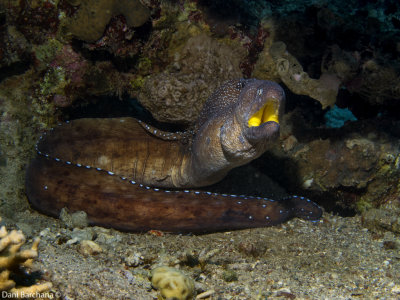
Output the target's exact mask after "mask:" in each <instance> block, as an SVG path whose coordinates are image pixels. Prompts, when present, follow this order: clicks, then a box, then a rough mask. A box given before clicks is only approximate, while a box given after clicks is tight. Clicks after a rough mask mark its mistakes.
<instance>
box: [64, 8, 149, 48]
mask: <svg viewBox="0 0 400 300" xmlns="http://www.w3.org/2000/svg"><path fill="white" fill-rule="evenodd" d="M68 2H70V3H71V4H72V5H79V9H78V12H77V13H76V16H75V17H73V18H71V19H70V20H69V25H68V26H67V29H68V30H69V31H70V32H71V33H72V35H73V36H75V37H76V38H78V39H80V40H84V41H86V42H94V41H95V40H97V39H99V38H100V37H101V36H102V34H103V32H104V29H105V28H106V25H107V24H108V22H109V21H110V19H111V17H113V16H116V15H119V14H122V15H124V16H125V19H126V22H127V25H128V26H129V27H139V26H140V25H143V24H144V23H145V22H146V21H147V20H148V18H149V16H150V12H149V10H148V9H147V8H146V7H145V6H144V5H143V4H141V3H140V1H139V0H100V1H98V0H81V1H68Z"/></svg>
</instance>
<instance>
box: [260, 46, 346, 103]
mask: <svg viewBox="0 0 400 300" xmlns="http://www.w3.org/2000/svg"><path fill="white" fill-rule="evenodd" d="M260 56H261V57H262V58H261V60H260V61H259V62H257V64H256V66H255V69H254V73H253V76H258V77H260V78H263V79H267V77H269V76H270V75H271V74H272V75H273V76H274V77H275V78H273V79H276V77H278V78H279V81H283V83H285V85H286V86H287V87H288V88H289V89H290V90H291V91H292V92H293V93H295V94H298V95H307V96H309V97H311V98H313V99H315V100H317V101H319V102H320V103H321V105H322V108H326V107H328V106H330V107H333V105H334V104H335V102H336V97H337V94H338V90H339V86H340V84H341V80H340V79H339V78H338V77H337V76H336V75H335V74H333V73H322V75H321V77H320V78H319V79H312V78H310V76H309V75H308V74H307V73H306V72H304V71H303V67H302V66H301V64H300V63H299V61H298V60H297V59H296V58H295V57H294V56H293V55H291V54H290V53H289V52H288V51H287V49H286V45H285V43H283V42H275V43H273V44H272V45H271V47H270V48H268V47H265V48H264V50H263V51H262V53H261V54H260ZM269 79H270V80H271V78H269Z"/></svg>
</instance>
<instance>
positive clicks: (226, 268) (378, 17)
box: [0, 0, 400, 299]
mask: <svg viewBox="0 0 400 300" xmlns="http://www.w3.org/2000/svg"><path fill="white" fill-rule="evenodd" d="M0 70H1V71H0V217H1V218H2V219H1V224H0V225H4V227H3V228H4V230H5V228H7V230H8V233H7V234H6V233H4V232H3V233H2V234H0V239H1V240H0V244H2V243H4V244H5V243H6V240H9V239H8V238H7V237H9V236H10V234H11V232H12V230H13V229H15V230H21V231H22V232H23V235H24V239H23V241H22V240H21V238H20V236H18V237H19V242H18V243H17V244H18V245H21V246H22V245H23V244H24V243H25V242H26V243H25V244H26V246H22V249H25V248H29V247H31V246H30V245H31V244H32V243H33V244H34V245H35V242H34V238H35V237H38V236H40V237H41V242H40V244H39V245H38V249H36V248H35V246H32V249H33V250H32V251H36V252H35V253H33V254H32V255H31V256H32V257H31V256H26V257H25V258H26V259H31V258H35V262H34V263H33V265H32V266H31V265H30V264H28V265H29V268H28V269H25V265H23V266H20V264H19V262H13V264H15V265H16V266H17V267H18V268H19V267H21V268H22V270H21V272H14V271H13V272H14V273H12V274H11V275H10V276H11V277H10V278H11V280H12V281H13V282H15V284H16V286H18V287H31V288H32V287H33V288H32V290H31V291H41V292H46V293H49V294H47V297H48V298H50V299H51V297H53V298H54V297H57V298H60V299H157V297H161V296H160V293H161V294H162V295H164V296H165V295H166V293H167V292H166V286H168V285H169V283H170V282H171V280H177V281H176V282H178V284H177V286H178V287H177V288H176V289H175V290H173V291H172V295H174V296H175V297H177V299H191V298H193V297H195V295H196V294H197V295H198V296H197V297H198V298H199V299H282V298H289V299H295V298H298V299H320V298H325V299H353V298H358V299H361V298H362V299H364V298H365V299H396V298H400V280H399V278H400V239H399V234H400V139H399V137H400V3H399V2H398V1H394V0H388V1H383V0H375V1H373V0H371V1H353V0H349V1H290V0H286V1H261V0H258V1H257V0H254V1H244V0H231V1H208V0H197V1H187V0H181V1H167V0H141V1H139V0H119V1H118V0H51V1H45V0H32V1H27V0H3V1H1V2H0ZM237 78H257V79H262V80H271V81H275V82H277V83H279V84H280V85H281V86H282V87H283V89H284V90H285V93H286V108H285V113H284V116H283V118H282V120H280V125H281V127H280V136H279V138H278V141H277V142H276V143H275V144H274V145H273V146H272V147H271V148H270V149H269V150H268V151H267V152H266V153H265V154H263V155H262V156H261V157H260V158H258V159H256V160H254V161H252V162H251V163H249V164H247V165H245V166H243V167H240V168H237V169H234V170H233V171H232V172H230V174H229V175H228V177H227V178H225V179H224V180H223V181H221V182H219V183H217V184H215V185H213V186H210V187H207V188H204V190H209V191H212V192H218V193H229V194H246V195H255V196H261V197H270V198H273V199H279V198H281V197H283V196H286V195H288V194H297V195H302V196H305V197H308V198H310V199H311V200H312V201H314V202H316V203H318V204H319V205H320V206H321V207H322V208H323V209H324V215H323V217H322V218H321V220H319V221H318V222H313V223H312V222H306V221H303V220H301V219H293V220H291V221H289V222H287V223H284V224H282V225H279V226H276V227H268V228H257V229H247V230H240V231H231V232H219V233H210V234H207V235H197V236H196V235H179V234H178V235H177V234H170V233H167V232H161V231H150V232H146V233H137V234H134V233H126V232H119V231H116V230H114V229H106V228H102V227H90V226H88V220H87V218H86V217H85V215H84V214H83V215H82V214H79V213H78V214H71V213H68V212H66V211H63V213H62V215H61V216H60V219H54V218H51V217H47V216H45V215H42V214H40V213H38V212H36V211H35V210H33V209H32V208H31V207H30V205H29V202H28V199H27V197H26V194H25V172H26V169H27V167H28V165H29V162H30V160H31V159H32V158H34V157H35V156H36V149H35V145H36V142H37V140H38V139H39V137H40V136H41V135H42V134H43V132H46V131H49V130H50V129H51V128H53V127H54V126H56V125H57V124H59V123H64V122H65V121H69V120H74V119H79V118H94V117H129V116H130V117H138V118H140V119H142V120H146V121H147V122H149V123H150V124H152V125H153V126H156V127H159V128H161V129H164V130H170V131H176V130H191V129H192V126H193V124H194V123H195V121H196V120H197V117H198V115H199V113H200V111H201V108H202V107H203V104H204V102H205V101H206V100H207V98H208V97H209V96H210V95H211V94H212V92H213V91H215V90H216V89H217V88H218V87H220V86H221V85H222V84H223V83H224V82H226V81H227V80H231V79H237ZM101 148H102V146H101V145H99V150H101ZM204 209H205V210H206V209H207V207H204ZM204 222H207V220H204ZM11 236H13V235H11ZM16 238H17V237H16ZM11 244H12V243H11ZM11 244H7V245H8V246H7V247H5V248H1V247H0V255H1V256H2V257H12V256H13V255H14V254H15V253H19V252H18V251H17V252H15V251H14V250H13V249H12V247H11ZM24 247H25V248H24ZM35 249H36V250H35ZM15 265H13V268H11V267H10V266H9V265H7V264H2V263H1V262H0V274H5V273H2V272H6V271H8V270H12V269H15ZM159 266H168V267H173V268H174V269H168V268H166V269H161V275H159V276H160V278H161V279H160V281H159V282H155V279H154V278H157V276H156V275H155V274H154V273H155V270H158V271H160V269H156V267H159ZM176 270H180V271H176ZM174 272H175V273H174ZM176 272H177V273H176ZM176 278H178V279H176ZM2 280H3V279H2V277H1V276H0V290H1V291H8V292H10V291H11V289H12V288H11V287H10V285H7V284H5V283H6V281H5V280H3V281H2ZM49 282H51V283H52V284H51V287H50V285H48V284H46V283H49ZM3 283H4V285H2V284H3ZM36 284H39V286H40V288H38V287H36V288H35V286H36ZM179 288H182V289H183V290H186V293H185V292H182V290H179ZM10 293H11V292H10ZM199 295H200V296H199ZM11 296H13V295H12V294H4V295H3V296H2V297H3V298H11Z"/></svg>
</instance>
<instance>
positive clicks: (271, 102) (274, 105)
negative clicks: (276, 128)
mask: <svg viewBox="0 0 400 300" xmlns="http://www.w3.org/2000/svg"><path fill="white" fill-rule="evenodd" d="M271 121H272V122H276V123H278V124H279V101H278V100H277V99H275V98H270V99H268V101H267V102H266V103H265V104H264V105H263V106H262V107H261V108H260V109H259V110H258V111H256V112H255V113H254V114H253V115H252V116H251V117H250V118H249V120H248V122H247V125H248V127H249V128H250V127H257V126H260V125H261V124H263V123H266V122H271Z"/></svg>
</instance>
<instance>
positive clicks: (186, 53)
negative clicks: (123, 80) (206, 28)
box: [139, 34, 244, 124]
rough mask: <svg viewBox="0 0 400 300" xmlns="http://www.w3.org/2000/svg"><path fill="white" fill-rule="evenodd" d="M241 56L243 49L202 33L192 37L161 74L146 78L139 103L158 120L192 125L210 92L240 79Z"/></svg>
mask: <svg viewBox="0 0 400 300" xmlns="http://www.w3.org/2000/svg"><path fill="white" fill-rule="evenodd" d="M243 56H244V51H243V50H242V49H240V48H237V47H236V48H235V47H234V46H229V45H226V44H224V43H222V42H218V41H216V40H214V39H212V38H211V37H209V36H207V35H205V34H201V35H197V36H194V37H191V38H190V39H189V40H188V41H187V43H186V44H185V46H184V47H183V48H182V49H181V50H180V51H177V52H175V55H174V61H173V62H172V63H171V64H170V65H169V66H168V67H167V68H166V69H165V70H164V71H163V72H161V73H159V74H155V75H151V76H149V77H148V78H147V79H146V81H145V83H144V86H143V88H142V90H141V93H140V94H139V100H140V103H141V104H142V105H143V106H144V107H146V108H147V109H149V110H150V111H151V112H152V113H153V116H154V117H155V118H156V119H157V120H158V121H163V122H177V123H186V124H187V123H192V122H193V121H194V120H196V118H197V115H198V113H199V112H200V110H201V108H202V106H203V103H204V102H205V100H206V99H207V98H208V96H209V95H210V94H211V93H212V91H214V90H215V89H216V88H217V87H218V86H220V85H221V84H222V83H223V82H224V81H226V80H228V79H232V78H240V77H242V73H241V71H240V68H239V64H240V61H241V58H242V57H243Z"/></svg>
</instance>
